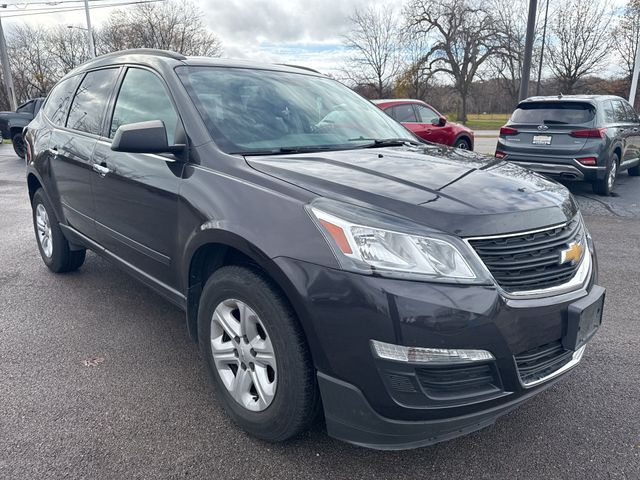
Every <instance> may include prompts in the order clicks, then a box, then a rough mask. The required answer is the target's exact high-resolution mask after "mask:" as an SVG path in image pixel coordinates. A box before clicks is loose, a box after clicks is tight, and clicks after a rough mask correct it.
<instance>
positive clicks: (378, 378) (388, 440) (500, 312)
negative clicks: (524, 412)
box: [276, 258, 602, 449]
mask: <svg viewBox="0 0 640 480" xmlns="http://www.w3.org/2000/svg"><path fill="white" fill-rule="evenodd" d="M276 262H277V263H278V264H279V266H280V268H281V269H282V271H283V272H284V273H285V274H286V275H287V277H288V278H289V280H290V281H291V284H292V286H293V288H294V290H295V291H293V292H289V293H290V295H291V296H293V297H295V299H296V300H295V302H294V304H295V305H296V308H297V310H298V314H299V316H300V319H301V322H302V324H303V327H304V329H305V332H306V336H307V339H308V341H309V344H310V347H311V351H312V355H313V358H314V363H315V365H316V368H317V370H318V383H319V385H320V390H321V393H322V400H323V406H324V411H325V417H326V420H327V429H328V432H329V434H330V435H331V436H333V437H336V438H339V439H341V440H345V441H347V442H351V443H354V444H358V445H365V446H368V447H373V448H382V449H403V448H414V447H418V446H423V445H428V444H431V443H436V442H439V441H443V440H447V439H450V438H454V437H456V436H459V435H463V434H465V433H469V432H471V431H474V430H478V429H480V428H483V427H485V426H488V425H490V424H492V423H493V422H495V420H496V419H497V418H498V417H499V416H501V415H504V414H505V413H508V412H509V411H511V410H513V409H514V408H516V407H517V406H518V405H520V404H521V403H523V402H525V401H526V400H528V399H529V398H531V397H532V396H533V395H535V394H536V393H539V392H540V391H542V390H544V389H545V388H547V387H548V386H549V385H550V384H551V383H553V382H554V381H555V380H556V379H557V378H559V375H548V374H550V373H554V372H556V371H559V370H560V369H561V368H563V370H562V371H561V372H559V373H564V372H565V371H568V370H569V369H570V368H572V367H573V366H575V365H576V364H577V363H578V361H579V358H578V359H575V361H573V360H574V356H575V354H574V352H572V351H567V350H564V349H563V347H562V339H563V337H564V336H565V335H566V333H567V328H568V309H569V305H571V304H572V303H574V302H576V301H577V300H579V299H583V298H585V297H587V296H589V295H590V294H591V293H593V292H594V291H597V290H598V289H599V290H600V291H601V290H602V289H601V287H596V286H595V284H594V282H595V279H596V269H597V264H596V262H595V258H594V262H593V264H594V270H593V272H592V276H591V279H590V280H589V282H588V284H586V285H584V287H583V288H581V289H579V290H576V291H573V292H570V293H564V294H561V295H557V296H554V297H548V298H530V299H509V298H505V297H504V296H502V295H501V294H500V293H499V291H498V290H497V289H496V287H495V286H493V285H471V286H470V285H451V284H438V283H424V282H415V281H405V280H397V279H388V278H381V277H373V276H367V275H359V274H355V273H349V272H344V271H339V270H334V269H330V268H326V267H321V266H318V265H314V264H309V263H306V262H301V261H297V260H292V259H288V258H278V259H276ZM372 339H375V340H379V341H381V342H387V343H392V344H397V345H405V346H415V347H433V348H451V349H482V350H487V351H489V352H491V353H492V354H493V356H494V357H495V360H492V361H491V362H488V363H487V364H484V365H478V367H477V368H476V366H475V365H474V366H473V367H474V368H475V370H474V369H466V368H464V367H461V368H457V369H452V370H451V371H442V370H437V369H436V370H434V369H430V368H426V367H425V365H420V366H418V365H412V364H406V363H401V362H394V361H389V360H382V359H380V358H376V357H375V356H374V355H373V352H372V349H371V344H370V341H371V340H372ZM553 352H556V353H553ZM552 353H553V355H556V354H557V356H553V355H552ZM545 355H548V357H545ZM537 357H541V358H543V360H545V361H546V360H547V359H549V361H550V362H556V363H555V364H554V368H555V366H557V368H556V369H555V370H553V371H551V370H549V371H548V372H547V371H542V374H541V375H542V376H541V377H540V376H539V377H538V378H542V379H543V380H542V381H539V382H534V383H532V384H530V385H529V384H527V383H526V382H525V381H523V375H524V372H525V371H526V372H529V373H527V375H529V374H530V370H531V369H532V368H533V371H534V373H535V368H537V367H536V366H535V365H533V367H532V366H531V365H532V364H527V363H526V362H527V361H528V359H531V358H537ZM556 359H557V361H556ZM523 362H524V363H523ZM559 362H562V363H559ZM569 364H570V365H569ZM567 365H568V366H567ZM427 367H428V366H427ZM533 378H534V380H535V378H536V377H533Z"/></svg>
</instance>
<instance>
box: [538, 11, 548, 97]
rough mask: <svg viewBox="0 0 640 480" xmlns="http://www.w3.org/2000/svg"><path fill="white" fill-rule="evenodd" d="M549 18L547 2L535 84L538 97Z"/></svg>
mask: <svg viewBox="0 0 640 480" xmlns="http://www.w3.org/2000/svg"><path fill="white" fill-rule="evenodd" d="M548 18H549V0H547V6H546V7H545V9H544V26H543V27H542V47H541V49H540V64H539V65H538V83H537V84H536V95H540V80H541V79H542V60H543V59H544V44H545V43H546V40H547V20H548Z"/></svg>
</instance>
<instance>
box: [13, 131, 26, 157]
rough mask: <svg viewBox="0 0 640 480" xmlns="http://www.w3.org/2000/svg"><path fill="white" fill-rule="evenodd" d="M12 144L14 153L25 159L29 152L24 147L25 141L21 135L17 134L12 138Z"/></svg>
mask: <svg viewBox="0 0 640 480" xmlns="http://www.w3.org/2000/svg"><path fill="white" fill-rule="evenodd" d="M11 142H12V143H13V151H14V152H16V155H18V156H19V157H20V158H24V156H25V155H26V153H27V151H26V148H25V145H24V139H23V138H22V134H21V133H16V134H15V135H14V136H13V137H12V138H11Z"/></svg>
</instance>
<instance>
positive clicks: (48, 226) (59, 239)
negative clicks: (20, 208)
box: [31, 188, 86, 273]
mask: <svg viewBox="0 0 640 480" xmlns="http://www.w3.org/2000/svg"><path fill="white" fill-rule="evenodd" d="M31 206H32V208H33V229H34V231H35V234H36V242H37V243H38V250H39V251H40V256H41V257H42V261H43V262H44V264H45V265H46V266H47V268H49V270H51V271H52V272H54V273H64V272H71V271H74V270H77V269H78V268H80V267H81V266H82V264H83V263H84V259H85V255H86V250H85V249H84V248H83V249H82V250H71V249H70V247H69V242H68V241H67V239H66V238H65V237H64V234H63V233H62V230H61V229H60V226H59V225H58V220H57V219H56V217H55V214H54V213H53V209H52V208H51V205H50V204H49V202H48V201H47V198H46V197H45V196H44V192H43V191H42V189H41V188H39V189H38V190H37V191H36V193H35V194H34V196H33V202H32V203H31Z"/></svg>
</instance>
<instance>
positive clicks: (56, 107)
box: [42, 76, 80, 126]
mask: <svg viewBox="0 0 640 480" xmlns="http://www.w3.org/2000/svg"><path fill="white" fill-rule="evenodd" d="M79 81H80V76H75V77H71V78H68V79H66V80H63V81H62V82H60V83H58V84H57V85H56V86H55V87H53V90H51V92H50V93H49V96H48V97H47V99H46V101H45V104H44V107H43V110H42V111H43V113H44V114H45V116H46V117H47V118H48V119H49V120H51V121H52V122H53V123H55V124H56V125H58V126H64V124H65V121H66V120H67V110H68V109H69V104H70V103H71V99H72V98H73V94H74V93H75V91H76V87H77V86H78V82H79Z"/></svg>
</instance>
